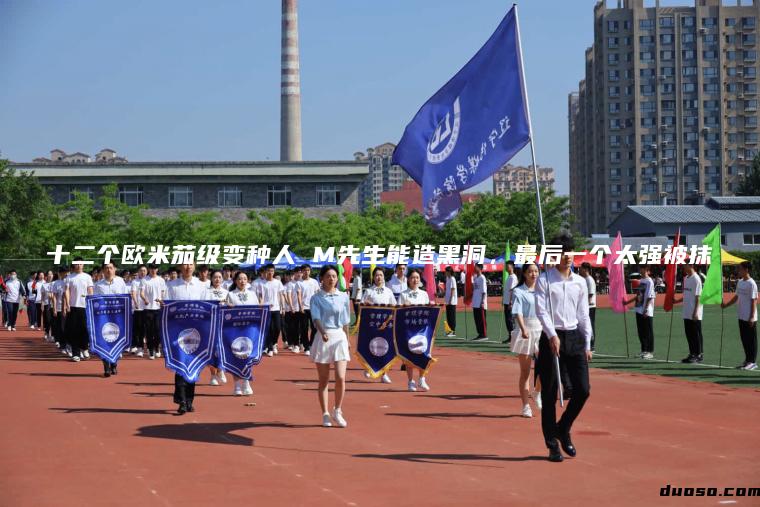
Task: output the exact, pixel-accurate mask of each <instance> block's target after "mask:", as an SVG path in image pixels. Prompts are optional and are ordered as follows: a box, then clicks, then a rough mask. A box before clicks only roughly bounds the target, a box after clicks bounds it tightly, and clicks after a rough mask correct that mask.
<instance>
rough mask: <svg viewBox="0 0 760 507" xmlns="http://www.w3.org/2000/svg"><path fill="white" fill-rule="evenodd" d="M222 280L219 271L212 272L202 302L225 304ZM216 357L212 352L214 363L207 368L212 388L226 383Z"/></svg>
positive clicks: (215, 353) (226, 293) (226, 291)
mask: <svg viewBox="0 0 760 507" xmlns="http://www.w3.org/2000/svg"><path fill="white" fill-rule="evenodd" d="M243 274H245V273H243ZM223 279H224V276H223V275H222V272H221V271H219V270H214V271H212V272H211V275H210V281H211V285H210V286H209V287H206V289H205V290H204V291H203V297H202V298H201V299H203V300H204V301H218V302H219V303H226V302H227V296H228V295H229V291H228V290H227V289H225V288H224V281H223ZM218 356H219V354H218V353H217V352H216V351H214V359H215V361H212V364H210V365H209V366H208V369H209V372H211V383H210V385H212V386H218V385H220V384H226V383H227V376H226V375H225V374H224V370H223V369H222V368H220V367H219V366H218V365H219V363H218Z"/></svg>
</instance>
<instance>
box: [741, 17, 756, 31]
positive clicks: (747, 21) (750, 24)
mask: <svg viewBox="0 0 760 507" xmlns="http://www.w3.org/2000/svg"><path fill="white" fill-rule="evenodd" d="M755 23H756V20H755V17H754V16H747V17H744V18H742V27H744V28H755Z"/></svg>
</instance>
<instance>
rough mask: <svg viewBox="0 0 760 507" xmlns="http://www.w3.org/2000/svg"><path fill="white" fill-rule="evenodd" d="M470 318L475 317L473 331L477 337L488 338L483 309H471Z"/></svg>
mask: <svg viewBox="0 0 760 507" xmlns="http://www.w3.org/2000/svg"><path fill="white" fill-rule="evenodd" d="M472 316H473V317H475V329H476V330H477V331H478V336H488V335H487V334H486V310H485V308H482V307H481V308H473V309H472Z"/></svg>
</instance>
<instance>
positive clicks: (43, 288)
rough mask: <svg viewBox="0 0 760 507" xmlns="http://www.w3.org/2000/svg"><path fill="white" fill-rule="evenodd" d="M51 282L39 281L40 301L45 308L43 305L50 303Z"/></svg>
mask: <svg viewBox="0 0 760 507" xmlns="http://www.w3.org/2000/svg"><path fill="white" fill-rule="evenodd" d="M51 285H52V284H51V282H41V285H40V291H39V294H40V302H41V303H42V307H43V308H45V306H47V305H49V304H50V287H51Z"/></svg>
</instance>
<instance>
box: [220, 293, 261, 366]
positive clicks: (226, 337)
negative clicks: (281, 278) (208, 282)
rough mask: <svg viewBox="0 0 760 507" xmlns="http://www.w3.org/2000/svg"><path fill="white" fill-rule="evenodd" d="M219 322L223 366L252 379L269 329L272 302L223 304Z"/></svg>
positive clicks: (221, 363)
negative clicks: (256, 304) (266, 303)
mask: <svg viewBox="0 0 760 507" xmlns="http://www.w3.org/2000/svg"><path fill="white" fill-rule="evenodd" d="M216 322H217V325H216V336H217V337H218V340H217V350H218V353H219V363H220V366H221V368H222V369H224V371H228V372H230V373H233V374H235V375H237V376H238V377H240V378H244V379H246V380H250V379H251V373H252V371H251V370H252V368H253V367H254V366H255V365H257V364H259V362H260V361H261V351H262V349H263V348H264V340H265V339H266V336H267V332H268V331H269V306H253V305H252V306H232V307H228V306H220V307H219V308H218V309H217V319H216Z"/></svg>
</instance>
